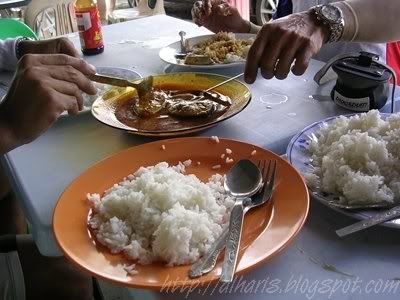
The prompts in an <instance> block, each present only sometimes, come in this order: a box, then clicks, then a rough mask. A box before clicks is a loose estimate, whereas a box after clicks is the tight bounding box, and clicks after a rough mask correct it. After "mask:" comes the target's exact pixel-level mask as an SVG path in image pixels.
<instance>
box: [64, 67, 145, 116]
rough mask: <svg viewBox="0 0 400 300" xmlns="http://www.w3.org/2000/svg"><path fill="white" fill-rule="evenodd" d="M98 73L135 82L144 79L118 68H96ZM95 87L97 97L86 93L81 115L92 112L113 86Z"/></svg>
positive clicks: (100, 84)
mask: <svg viewBox="0 0 400 300" xmlns="http://www.w3.org/2000/svg"><path fill="white" fill-rule="evenodd" d="M96 70H97V73H98V74H101V75H107V76H112V77H118V78H122V79H127V80H135V79H139V78H142V75H140V74H139V73H138V72H136V71H133V70H129V69H124V68H117V67H96ZM93 84H94V86H95V87H96V89H97V94H96V95H88V94H86V93H84V94H83V110H82V111H81V112H80V113H87V112H90V111H91V108H92V104H93V102H94V101H95V100H96V99H97V98H98V97H100V96H102V95H103V94H104V93H105V92H107V91H110V90H111V89H112V88H113V86H111V85H108V84H102V83H98V82H93ZM62 116H68V114H67V112H64V113H63V114H62Z"/></svg>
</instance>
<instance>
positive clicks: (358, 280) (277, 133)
mask: <svg viewBox="0 0 400 300" xmlns="http://www.w3.org/2000/svg"><path fill="white" fill-rule="evenodd" d="M182 29H183V30H185V31H186V32H187V33H188V35H189V36H191V35H198V34H207V33H208V31H207V30H205V29H203V28H199V27H197V26H196V25H194V24H192V23H188V22H185V21H181V20H177V19H173V18H170V17H167V16H155V17H150V18H145V19H140V20H135V21H131V22H126V23H120V24H116V25H111V26H107V27H104V29H103V30H104V36H105V51H104V53H103V54H101V55H97V56H93V57H87V60H88V61H90V62H91V63H93V64H94V65H96V66H116V67H125V68H133V69H134V70H135V71H138V72H139V73H141V74H143V75H148V74H154V73H163V72H164V71H165V70H166V71H171V70H172V71H177V70H178V69H177V68H166V64H164V63H163V62H162V61H161V60H160V59H159V58H158V51H159V48H160V47H162V46H164V45H166V44H168V43H170V42H173V41H175V40H177V38H178V32H179V31H180V30H182ZM71 38H72V39H73V41H74V42H75V43H76V45H77V46H79V45H78V40H77V37H76V35H73V36H71ZM321 66H322V63H320V62H317V61H312V62H311V64H310V67H309V69H308V70H307V72H306V74H304V75H303V76H301V77H295V76H292V75H291V76H289V78H288V79H287V80H285V81H278V80H269V81H267V80H263V79H260V80H258V81H257V82H256V83H255V84H253V85H252V86H250V89H251V92H252V101H251V103H250V105H249V106H248V107H247V108H246V109H245V110H244V111H243V112H242V113H240V114H239V115H237V116H235V117H234V118H232V119H230V120H228V121H226V122H223V123H221V124H220V125H218V126H216V127H214V128H211V129H209V130H206V131H204V132H202V133H201V134H200V135H203V136H211V135H218V136H221V137H228V138H233V139H239V140H243V141H247V142H250V143H254V144H257V145H260V146H263V147H265V148H268V149H271V150H273V151H275V152H277V153H279V154H283V153H284V152H285V150H286V149H285V148H286V146H287V144H288V142H289V140H290V138H291V137H292V136H293V135H294V134H296V133H297V132H298V131H300V130H301V129H302V128H304V127H305V126H307V125H309V124H310V123H312V122H315V121H318V120H320V119H322V118H325V117H328V116H333V115H337V114H340V113H344V111H343V110H341V109H339V108H338V107H336V106H335V105H334V104H333V102H332V101H331V100H330V98H329V96H328V95H329V91H330V87H331V86H332V83H328V84H327V85H325V86H322V87H318V86H317V85H316V84H315V83H314V82H313V81H312V77H313V75H314V73H315V72H316V71H317V70H318V68H320V67H321ZM239 71H240V68H239V69H233V70H232V69H223V70H222V69H221V70H213V71H212V72H214V73H220V74H225V75H231V74H235V73H239ZM9 79H10V75H9V74H1V76H0V81H2V82H7V80H9ZM271 94H275V95H271ZM276 94H278V95H286V96H287V97H288V101H287V102H285V103H282V104H279V105H272V104H271V105H270V106H271V108H272V109H271V108H267V106H268V105H269V104H266V103H263V100H265V99H272V98H273V97H275V98H276ZM310 95H314V97H313V99H311V98H310V97H309V96H310ZM263 96H266V97H263ZM148 141H152V139H150V138H142V137H136V136H134V135H130V134H126V133H124V132H121V131H117V130H115V129H112V128H109V127H106V126H104V125H102V124H100V123H98V122H97V121H96V120H94V119H93V118H92V116H91V115H90V114H84V115H80V116H76V117H69V118H62V119H60V120H59V121H58V122H57V123H56V124H55V125H54V126H53V127H52V128H51V129H50V130H49V131H48V132H46V133H45V134H44V135H43V136H41V137H40V138H39V139H37V140H36V141H35V142H33V143H31V144H29V145H25V146H22V147H20V148H18V149H16V150H14V151H12V152H10V153H9V154H7V155H6V156H5V158H4V159H3V164H4V165H5V167H6V170H7V172H8V174H9V176H10V178H11V180H12V184H13V187H14V189H15V191H16V192H17V194H18V198H19V199H20V200H21V205H22V207H23V210H24V213H25V215H26V217H27V219H28V221H29V222H30V224H31V225H32V233H33V236H34V238H35V241H36V243H37V245H38V247H39V249H40V251H41V253H42V254H43V255H47V256H57V255H60V252H59V250H58V248H57V246H56V244H55V241H54V238H53V234H52V230H51V219H52V213H53V208H54V206H55V204H56V201H57V199H58V197H59V195H60V193H61V192H62V191H63V190H64V189H65V187H66V186H67V185H68V184H69V183H70V182H71V181H72V180H73V179H74V178H75V177H76V176H78V175H79V174H80V173H81V172H82V171H84V170H85V169H86V168H87V167H88V166H89V165H91V164H93V163H94V162H96V161H98V160H100V159H102V158H104V157H106V156H108V155H111V154H113V153H115V152H117V151H119V150H121V149H124V148H127V147H130V146H133V145H137V144H141V143H145V142H148ZM352 221H354V220H353V219H351V218H349V217H346V216H343V215H341V214H339V213H337V212H334V211H331V210H329V209H328V208H326V207H323V206H322V205H321V204H319V203H316V202H315V201H312V203H311V210H310V215H309V218H308V220H307V222H306V224H305V226H304V228H303V230H302V231H301V232H300V234H299V235H298V237H297V238H296V239H295V240H294V241H293V242H292V244H291V245H290V246H289V247H288V248H287V249H285V250H284V251H282V253H281V254H280V255H278V256H276V257H275V258H273V259H272V260H271V261H270V262H268V263H267V264H265V265H264V266H262V267H259V268H258V269H256V270H254V271H252V272H250V273H248V274H246V275H245V276H244V277H243V278H242V279H241V281H240V282H236V283H234V284H233V285H232V286H231V287H229V288H228V289H226V287H225V286H223V285H217V286H210V287H208V288H202V289H196V290H195V291H193V292H191V293H189V295H187V294H188V292H189V291H188V290H176V291H175V292H174V293H172V291H171V290H169V291H164V293H159V292H148V291H144V290H135V289H132V290H131V291H130V292H131V293H132V295H135V296H136V297H137V298H136V299H183V298H185V297H186V296H187V297H186V298H187V299H200V298H206V299H363V300H366V299H377V298H378V297H379V298H382V299H395V298H398V296H399V294H400V281H399V277H400V270H399V267H398V266H399V265H400V239H399V238H398V236H399V234H400V233H399V232H398V231H396V230H394V229H387V228H381V227H379V228H374V229H371V230H368V231H365V232H362V233H359V234H355V235H353V236H350V237H348V238H345V239H340V238H339V237H337V236H336V235H335V233H334V230H335V229H337V228H340V227H342V226H344V225H347V224H349V223H351V222H352ZM243 280H245V283H243ZM257 285H258V288H257V289H256V286H257ZM235 291H236V292H235ZM271 297H272V298H271Z"/></svg>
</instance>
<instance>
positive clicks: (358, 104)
mask: <svg viewBox="0 0 400 300" xmlns="http://www.w3.org/2000/svg"><path fill="white" fill-rule="evenodd" d="M333 95H334V96H333V97H334V98H333V100H334V101H335V103H336V104H337V105H339V106H341V107H344V108H347V109H349V110H354V111H368V110H369V103H370V101H369V97H364V98H348V97H345V96H343V95H341V94H340V93H339V92H338V91H335V92H334V94H333Z"/></svg>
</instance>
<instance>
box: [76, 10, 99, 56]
mask: <svg viewBox="0 0 400 300" xmlns="http://www.w3.org/2000/svg"><path fill="white" fill-rule="evenodd" d="M75 14H76V23H77V24H78V30H79V37H80V40H81V45H82V48H84V49H96V48H99V47H101V46H103V35H102V33H101V23H100V16H99V11H98V10H97V7H89V8H87V9H84V10H76V12H75Z"/></svg>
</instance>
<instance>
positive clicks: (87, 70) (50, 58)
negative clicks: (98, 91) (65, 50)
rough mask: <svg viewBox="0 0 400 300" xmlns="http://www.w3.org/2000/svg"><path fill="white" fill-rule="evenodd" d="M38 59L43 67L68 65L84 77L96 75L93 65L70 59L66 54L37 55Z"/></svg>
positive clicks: (73, 58)
mask: <svg viewBox="0 0 400 300" xmlns="http://www.w3.org/2000/svg"><path fill="white" fill-rule="evenodd" d="M38 57H39V61H40V63H42V64H44V65H55V66H57V65H58V66H62V65H69V66H72V67H74V68H75V69H77V70H78V71H80V72H82V73H83V74H85V75H90V74H95V73H96V68H95V67H94V66H93V65H91V64H89V63H87V62H86V61H84V60H83V59H79V58H76V57H72V56H69V55H66V54H51V55H39V56H38Z"/></svg>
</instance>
